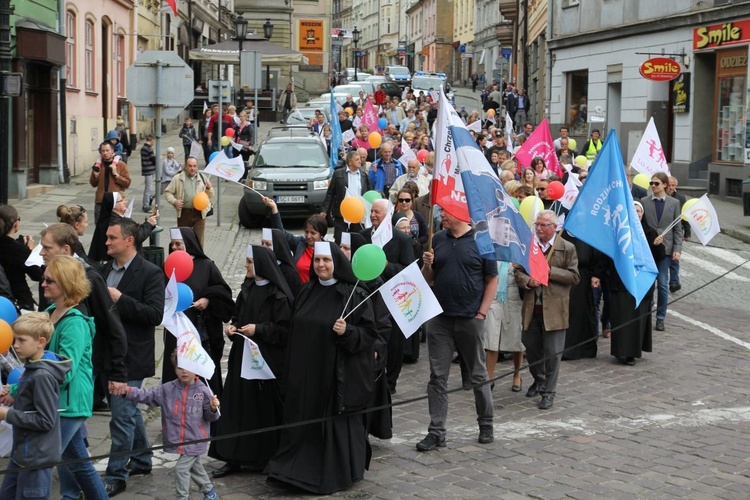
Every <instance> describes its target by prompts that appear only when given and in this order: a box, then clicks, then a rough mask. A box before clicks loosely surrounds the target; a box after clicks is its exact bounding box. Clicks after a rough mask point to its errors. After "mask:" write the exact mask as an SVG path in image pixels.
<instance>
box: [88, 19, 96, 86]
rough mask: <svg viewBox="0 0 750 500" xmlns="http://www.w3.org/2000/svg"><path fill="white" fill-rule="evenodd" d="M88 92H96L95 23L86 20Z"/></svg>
mask: <svg viewBox="0 0 750 500" xmlns="http://www.w3.org/2000/svg"><path fill="white" fill-rule="evenodd" d="M86 90H89V91H93V90H94V22H93V21H92V20H90V19H86Z"/></svg>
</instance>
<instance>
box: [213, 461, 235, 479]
mask: <svg viewBox="0 0 750 500" xmlns="http://www.w3.org/2000/svg"><path fill="white" fill-rule="evenodd" d="M240 470H242V467H240V466H239V465H236V464H224V466H223V467H221V468H220V469H216V470H215V471H213V472H212V473H211V477H213V478H216V479H218V478H221V477H227V476H231V475H232V474H237V473H238V472H239V471H240Z"/></svg>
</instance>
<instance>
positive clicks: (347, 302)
mask: <svg viewBox="0 0 750 500" xmlns="http://www.w3.org/2000/svg"><path fill="white" fill-rule="evenodd" d="M357 285H359V279H357V282H356V283H355V284H354V288H352V293H350V294H349V298H348V299H346V304H344V310H343V311H341V314H344V313H345V312H346V308H347V307H349V302H351V300H352V297H354V292H355V291H357ZM352 310H353V309H352ZM349 314H351V313H349ZM349 314H347V315H346V316H349ZM346 316H344V319H346Z"/></svg>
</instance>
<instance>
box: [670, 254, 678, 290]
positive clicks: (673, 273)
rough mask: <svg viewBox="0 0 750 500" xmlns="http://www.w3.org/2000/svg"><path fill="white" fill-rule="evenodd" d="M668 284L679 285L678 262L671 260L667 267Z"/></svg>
mask: <svg viewBox="0 0 750 500" xmlns="http://www.w3.org/2000/svg"><path fill="white" fill-rule="evenodd" d="M669 284H670V285H679V284H680V261H679V260H673V261H672V263H671V264H670V265H669Z"/></svg>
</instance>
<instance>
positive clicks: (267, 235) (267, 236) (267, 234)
mask: <svg viewBox="0 0 750 500" xmlns="http://www.w3.org/2000/svg"><path fill="white" fill-rule="evenodd" d="M261 239H263V240H266V241H270V242H271V244H272V245H273V231H271V228H270V227H264V228H263V236H262V237H261Z"/></svg>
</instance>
